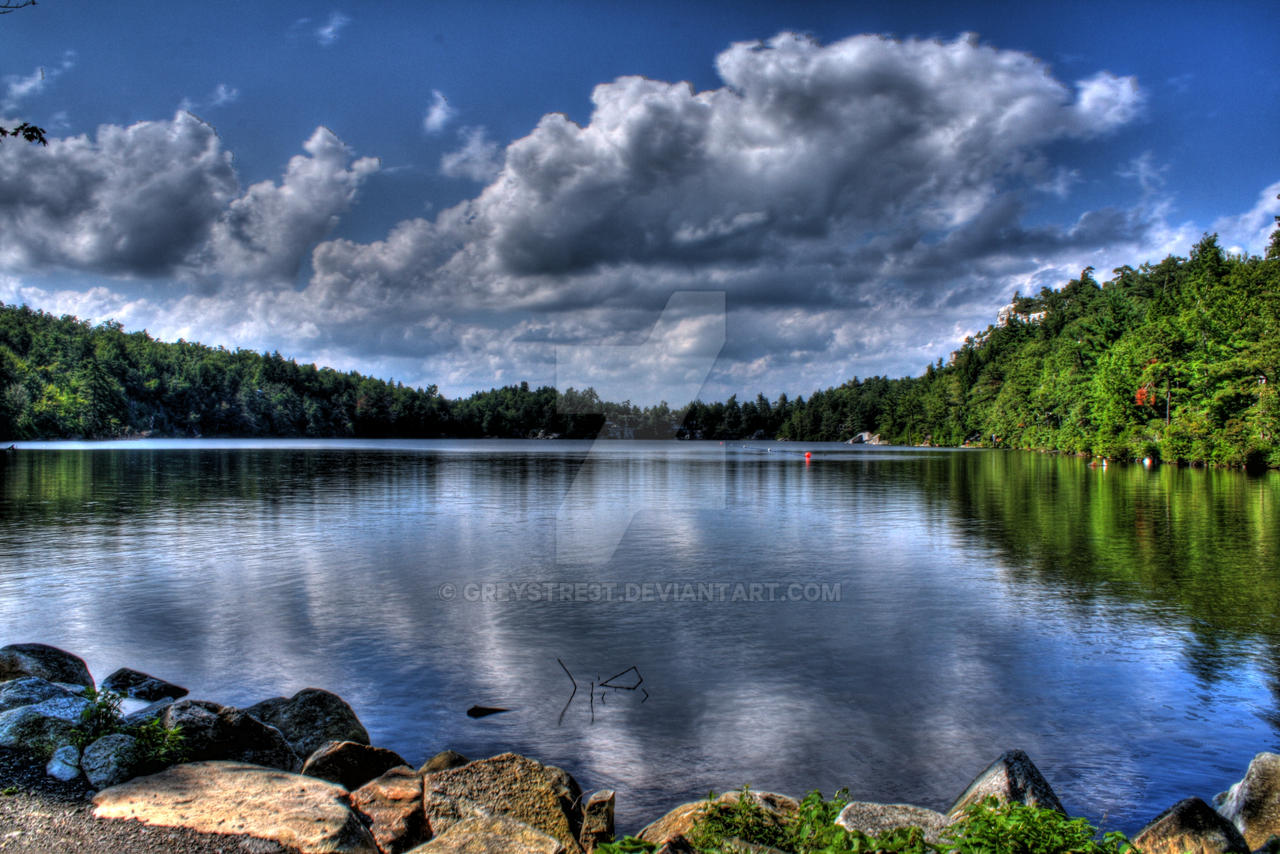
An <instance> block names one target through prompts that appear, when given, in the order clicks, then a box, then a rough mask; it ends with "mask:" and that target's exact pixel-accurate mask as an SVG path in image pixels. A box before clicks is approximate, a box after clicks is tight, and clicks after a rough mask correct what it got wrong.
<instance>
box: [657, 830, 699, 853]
mask: <svg viewBox="0 0 1280 854" xmlns="http://www.w3.org/2000/svg"><path fill="white" fill-rule="evenodd" d="M655 854H698V849H696V848H694V847H693V845H692V844H691V843H690V842H689V840H687V839H685V838H684V837H683V836H681V835H679V834H677V835H675V836H673V837H671V838H670V839H668V840H667V841H666V842H664V843H663V844H662V847H661V848H659V849H658V850H657V851H656V852H655Z"/></svg>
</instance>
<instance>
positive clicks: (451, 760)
mask: <svg viewBox="0 0 1280 854" xmlns="http://www.w3.org/2000/svg"><path fill="white" fill-rule="evenodd" d="M470 761H471V760H470V759H468V758H467V757H465V756H463V755H462V754H461V753H459V752H457V751H456V750H442V751H440V752H439V753H437V754H436V755H435V756H432V757H431V758H430V759H428V760H427V764H426V765H423V766H422V767H421V768H419V769H418V773H419V774H434V773H435V772H436V771H448V770H449V769H450V768H461V767H462V766H463V765H466V764H467V763H468V762H470Z"/></svg>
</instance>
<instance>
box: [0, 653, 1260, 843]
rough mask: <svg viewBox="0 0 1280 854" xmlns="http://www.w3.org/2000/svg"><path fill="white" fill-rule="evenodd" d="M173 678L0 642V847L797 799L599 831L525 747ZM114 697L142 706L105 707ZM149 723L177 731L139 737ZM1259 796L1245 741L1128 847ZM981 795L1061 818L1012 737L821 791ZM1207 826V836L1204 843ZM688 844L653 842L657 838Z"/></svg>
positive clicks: (928, 819)
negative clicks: (400, 743) (968, 773)
mask: <svg viewBox="0 0 1280 854" xmlns="http://www.w3.org/2000/svg"><path fill="white" fill-rule="evenodd" d="M186 693H187V691H186V689H184V688H181V687H180V686H177V685H173V684H172V683H168V682H165V681H163V680H160V679H157V678H155V677H152V676H150V675H148V674H145V673H141V672H139V671H132V670H128V669H127V668H121V669H120V670H118V671H116V672H115V673H113V674H111V675H110V676H108V677H106V678H105V679H103V680H101V682H95V681H94V680H93V679H92V677H91V676H90V674H89V671H88V668H87V666H86V665H85V663H84V661H83V659H80V658H79V657H78V656H75V655H74V654H72V653H69V652H66V651H64V650H61V649H58V648H56V647H50V646H47V645H43V644H38V643H27V644H11V645H9V646H5V647H3V648H0V817H6V816H7V817H8V820H7V822H6V825H7V826H12V828H13V829H6V831H5V834H4V835H3V836H0V850H2V851H24V850H30V851H45V850H56V849H53V848H50V847H49V845H50V844H51V843H56V845H57V846H58V847H62V848H65V846H66V844H67V843H68V842H74V844H75V850H77V851H82V852H85V854H99V852H101V854H107V852H116V851H124V850H127V851H140V852H148V851H166V852H176V854H209V853H210V852H225V851H226V850H227V849H226V846H227V845H229V844H231V841H232V840H233V837H229V836H227V835H226V833H227V832H228V831H231V832H234V840H233V841H235V844H237V845H239V846H240V849H241V850H243V851H245V852H251V854H275V852H292V851H294V850H298V851H301V852H304V854H336V852H349V854H402V852H405V851H408V850H409V848H410V847H412V848H413V849H414V851H415V852H418V851H419V848H420V847H421V854H429V852H431V851H433V850H439V851H442V852H443V851H454V850H471V849H470V848H469V847H465V846H469V845H470V844H471V842H470V841H468V840H470V839H471V837H472V836H476V835H479V836H484V837H485V838H486V839H488V838H490V837H492V839H496V840H498V842H497V843H494V844H499V845H500V846H501V845H511V846H516V845H517V841H519V840H525V837H526V836H530V835H532V836H536V838H537V839H538V840H540V841H538V842H537V845H544V843H545V844H546V845H551V846H552V847H545V846H544V848H539V847H537V846H533V847H531V848H529V849H528V850H537V851H541V850H546V851H548V852H550V851H552V850H554V851H559V852H562V854H589V852H591V851H592V850H594V848H596V847H597V846H599V845H602V844H604V843H607V842H612V841H613V840H614V839H615V836H617V837H620V836H623V835H635V836H638V837H639V838H640V839H642V840H644V841H646V842H649V843H653V844H654V845H655V846H662V845H667V847H670V845H669V844H670V843H672V842H673V840H676V839H677V838H679V839H680V840H683V839H684V836H683V835H684V834H685V833H691V832H693V831H694V830H697V828H695V827H694V825H695V823H696V822H697V821H698V820H699V819H700V817H702V816H704V815H708V814H714V813H717V812H718V811H729V812H733V811H735V810H737V811H739V812H740V811H741V809H742V807H741V804H742V803H743V802H747V801H750V802H751V803H754V804H755V806H752V807H751V809H753V810H755V809H757V808H758V809H759V810H763V811H764V812H765V813H767V814H768V815H770V816H772V818H770V819H769V821H772V822H774V823H775V824H777V825H779V826H782V827H785V826H787V825H788V824H791V823H795V822H796V821H797V820H798V817H799V815H800V812H801V803H800V801H799V800H798V799H797V798H795V797H791V796H788V795H780V794H773V793H768V792H753V791H750V790H748V789H747V788H746V787H745V786H744V787H743V788H742V789H741V790H737V791H730V792H727V793H725V794H723V795H721V796H719V798H715V799H714V800H713V799H712V796H708V798H707V799H706V800H702V801H692V802H688V803H683V804H675V803H670V804H669V805H668V807H667V811H666V812H665V813H664V814H663V815H662V816H660V817H657V818H655V820H653V821H651V822H650V823H649V824H647V825H646V826H645V827H644V828H641V829H638V830H634V831H632V833H628V834H623V833H617V834H615V824H614V804H615V793H614V792H613V791H611V790H598V791H595V792H592V791H590V789H583V788H582V787H581V786H580V785H579V783H578V781H576V780H575V779H574V778H573V777H572V775H570V774H568V773H567V772H565V771H564V770H562V769H560V768H558V767H556V766H551V765H544V764H543V763H541V762H540V761H538V760H537V759H533V758H527V757H524V756H520V755H518V754H514V753H503V754H499V755H496V756H490V757H488V758H485V759H477V760H471V759H468V758H467V757H464V756H461V755H460V754H457V753H454V752H453V751H449V750H446V751H443V752H441V753H439V754H437V755H436V756H434V757H432V759H431V760H430V761H428V762H427V763H426V764H424V765H423V766H422V767H421V768H419V769H417V770H415V769H414V768H413V766H412V765H410V764H409V763H407V762H406V761H405V760H404V759H403V758H402V757H400V756H399V755H397V754H395V753H394V752H392V751H390V750H386V749H384V748H379V747H376V746H374V745H373V744H372V743H371V740H370V739H369V736H368V734H367V732H365V730H364V728H363V726H362V725H361V724H360V722H359V720H358V718H357V717H356V713H355V712H354V710H352V709H351V707H350V706H348V705H347V704H346V703H345V701H343V700H342V699H341V698H340V697H338V696H337V695H334V694H330V693H329V692H326V691H320V690H317V689H304V690H303V691H300V692H298V694H295V695H294V696H293V697H291V698H284V697H278V698H273V699H270V700H266V701H263V702H261V703H258V704H255V705H254V706H251V707H247V708H245V709H237V708H234V707H227V706H221V705H219V704H217V703H213V702H210V701H205V700H191V699H186V698H185V695H186ZM121 697H130V698H132V699H134V700H137V701H142V700H147V701H150V705H147V706H146V707H145V708H143V709H141V710H139V711H137V712H134V713H133V714H132V715H129V716H127V717H126V716H122V715H120V714H119V712H118V709H119V705H120V699H118V698H121ZM148 732H149V733H150V735H147V733H148ZM164 732H167V733H169V735H170V736H172V737H173V738H174V743H172V744H171V743H170V742H168V741H155V740H154V739H155V738H156V737H157V734H158V733H164ZM90 733H91V734H90ZM144 736H146V737H145V738H144ZM169 747H172V748H174V749H173V750H171V751H170V750H168V748H169ZM162 748H163V749H162ZM55 777H56V778H57V779H54V778H55ZM989 798H995V799H996V800H995V801H992V802H990V804H989V803H988V799H989ZM674 800H675V799H674V798H673V799H672V801H674ZM1275 802H1280V755H1277V754H1271V753H1260V754H1257V755H1256V756H1255V757H1254V760H1253V762H1251V763H1250V765H1249V767H1248V769H1247V770H1246V771H1245V773H1244V777H1243V779H1242V780H1241V782H1239V783H1237V784H1235V785H1234V786H1232V787H1231V788H1230V789H1229V790H1227V791H1226V792H1223V793H1221V794H1220V795H1218V796H1217V797H1216V798H1214V799H1213V806H1209V804H1208V803H1207V802H1205V801H1204V800H1202V799H1200V798H1196V797H1188V798H1185V799H1184V800H1182V801H1179V802H1178V803H1176V804H1174V805H1173V806H1171V807H1170V808H1169V809H1167V810H1165V812H1164V813H1161V814H1160V815H1159V816H1156V817H1155V818H1154V819H1152V820H1151V821H1149V822H1148V823H1147V824H1146V825H1145V826H1144V827H1143V828H1142V829H1141V830H1139V831H1137V833H1135V834H1134V835H1133V837H1132V839H1133V840H1134V844H1135V845H1136V846H1137V847H1138V848H1140V849H1141V848H1142V847H1143V846H1142V844H1141V842H1142V841H1143V840H1146V841H1147V842H1148V843H1149V844H1151V845H1152V846H1153V847H1152V850H1153V851H1163V850H1166V849H1165V848H1163V847H1159V846H1156V842H1157V841H1158V842H1160V844H1161V845H1163V844H1164V843H1165V842H1167V841H1169V840H1173V842H1169V844H1171V845H1172V844H1174V842H1176V843H1177V844H1179V845H1182V844H1191V843H1194V844H1195V845H1201V846H1202V847H1201V848H1197V849H1194V850H1205V851H1222V852H1227V851H1231V852H1248V851H1253V850H1255V849H1257V848H1258V846H1259V844H1260V843H1262V842H1265V841H1266V840H1267V839H1268V838H1270V836H1271V835H1273V834H1280V814H1274V813H1277V811H1275V810H1274V809H1271V808H1270V807H1268V806H1267V805H1268V804H1273V803H1275ZM806 803H808V801H807V800H806ZM995 803H1000V804H1021V805H1025V806H1029V807H1036V808H1038V809H1039V810H1040V811H1041V812H1042V813H1044V812H1047V813H1053V814H1058V815H1061V816H1063V818H1062V819H1061V820H1064V821H1065V816H1066V815H1067V813H1066V810H1065V808H1064V807H1063V806H1062V804H1061V802H1060V801H1059V800H1058V797H1057V795H1056V794H1055V793H1054V791H1053V788H1052V786H1051V784H1050V783H1049V781H1048V780H1046V779H1045V778H1044V777H1043V776H1042V775H1041V773H1040V771H1039V770H1038V769H1037V768H1036V767H1035V765H1034V763H1033V762H1032V760H1031V758H1030V757H1029V756H1027V754H1025V753H1023V752H1022V751H1019V750H1010V751H1006V752H1005V753H1003V754H1002V755H1001V756H999V757H998V758H997V759H996V760H995V761H994V762H992V763H991V764H990V765H989V766H987V768H986V769H984V770H982V771H981V772H980V773H979V774H978V775H977V776H976V777H975V778H973V780H972V782H971V783H970V784H969V785H968V787H967V788H966V789H965V790H964V791H963V792H962V793H961V794H960V795H959V797H958V798H956V800H955V801H954V803H952V805H951V806H950V807H949V808H947V809H946V810H945V811H942V812H939V811H935V810H932V809H928V808H925V807H920V806H912V805H905V804H888V803H880V802H868V801H852V802H849V801H847V800H844V799H842V800H841V802H839V803H836V802H831V803H830V804H828V806H827V807H826V809H827V810H828V813H829V815H828V818H827V820H830V816H831V815H834V812H832V811H833V810H838V811H839V817H838V818H836V819H835V823H836V824H837V825H839V826H840V827H843V828H844V829H845V830H847V831H849V832H851V833H852V832H857V833H865V834H868V835H872V834H879V833H882V832H887V831H891V830H893V829H894V828H902V827H915V828H919V829H921V831H922V832H923V833H924V834H925V838H926V839H928V840H931V841H932V840H937V839H941V838H943V834H945V833H947V832H955V831H953V830H952V829H953V828H961V830H962V832H963V828H965V827H966V824H965V822H966V821H967V820H968V816H970V815H973V810H974V809H975V808H980V809H989V808H994V807H993V806H991V804H995ZM91 805H92V807H93V808H92V810H91V809H90V806H91ZM1273 814H1274V815H1273ZM114 819H138V821H116V820H114ZM1037 820H1039V819H1037ZM139 822H142V824H139ZM143 825H146V827H144V826H143ZM175 828H178V829H180V830H181V832H177V831H175ZM451 834H452V835H453V836H454V837H458V836H463V837H466V838H465V839H464V840H463V841H462V842H459V843H458V844H460V845H464V849H460V848H454V847H439V846H437V847H433V845H434V843H433V840H435V839H440V840H442V841H443V840H444V839H445V838H446V837H449V836H450V835H451ZM1206 834H1207V836H1206ZM1210 837H1212V839H1214V840H1218V842H1222V843H1223V844H1221V845H1218V844H1217V842H1215V843H1214V845H1216V846H1217V847H1204V846H1205V845H1207V844H1208V843H1207V842H1205V840H1207V839H1209V838H1210ZM264 838H265V839H269V840H272V841H271V842H270V843H268V846H269V847H263V846H262V845H258V843H257V842H256V841H254V840H260V839H264ZM530 838H532V837H530ZM1246 838H1247V839H1248V841H1249V844H1250V846H1251V847H1249V848H1244V847H1243V845H1244V841H1245V839H1246ZM492 839H491V841H492ZM503 840H506V841H505V842H503ZM1197 840H1199V841H1197ZM455 841H456V840H455ZM11 843H12V844H11ZM429 843H431V844H429ZM126 844H127V845H128V846H129V847H128V848H120V846H121V845H126ZM519 844H521V845H523V844H525V842H524V841H520V842H519ZM682 844H683V843H682ZM149 846H151V847H149ZM255 846H257V847H255ZM555 846H558V847H555ZM484 850H504V849H503V848H502V847H499V848H497V849H484ZM512 850H515V849H512ZM522 850H523V849H522ZM662 850H664V851H665V850H667V848H666V847H664V848H663V849H662ZM689 850H692V849H690V848H684V849H682V848H678V847H670V851H671V852H672V854H674V852H676V851H686V852H688V851H689ZM771 850H772V849H771ZM1167 850H1174V849H1172V848H1169V849H1167ZM783 854H785V852H783Z"/></svg>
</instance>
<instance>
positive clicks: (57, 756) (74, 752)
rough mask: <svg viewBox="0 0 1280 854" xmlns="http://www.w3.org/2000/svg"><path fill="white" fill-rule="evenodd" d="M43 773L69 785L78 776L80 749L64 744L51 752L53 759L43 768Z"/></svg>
mask: <svg viewBox="0 0 1280 854" xmlns="http://www.w3.org/2000/svg"><path fill="white" fill-rule="evenodd" d="M44 772H45V773H46V774H48V775H49V776H50V777H53V778H54V779H56V780H61V781H62V782H64V783H69V782H70V781H72V780H74V779H75V778H77V777H79V776H80V748H78V747H75V746H74V745H70V744H64V745H62V746H61V747H59V748H58V749H57V750H55V751H53V758H52V759H50V760H49V763H48V764H47V765H45V766H44Z"/></svg>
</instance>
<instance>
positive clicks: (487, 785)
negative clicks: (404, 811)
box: [422, 753, 582, 854]
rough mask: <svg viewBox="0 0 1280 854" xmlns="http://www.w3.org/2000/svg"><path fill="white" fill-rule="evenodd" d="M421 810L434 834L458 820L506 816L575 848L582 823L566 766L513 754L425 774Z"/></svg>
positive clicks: (576, 792)
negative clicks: (422, 809) (563, 768)
mask: <svg viewBox="0 0 1280 854" xmlns="http://www.w3.org/2000/svg"><path fill="white" fill-rule="evenodd" d="M422 782H423V808H424V811H425V812H426V814H427V822H428V823H429V824H430V826H431V832H432V833H433V834H437V835H438V834H441V833H443V832H445V831H447V829H448V828H449V827H451V826H453V825H454V824H456V823H458V822H459V821H460V820H465V819H466V818H471V817H478V816H484V815H485V814H488V815H490V816H498V815H502V816H507V817H509V818H513V819H515V820H517V821H520V822H524V823H525V824H527V825H529V826H530V827H533V828H536V829H537V830H540V831H542V832H543V833H546V834H549V835H550V836H552V837H554V838H555V839H556V840H558V841H559V842H560V844H562V845H563V846H564V848H565V850H566V851H569V852H574V854H576V852H578V851H580V850H581V848H580V846H579V845H578V831H579V830H580V829H581V827H582V803H581V798H582V789H581V788H579V787H578V784H577V782H576V781H575V780H574V779H573V777H571V776H570V775H569V774H567V773H566V772H565V771H564V770H562V769H560V768H556V767H554V766H550V765H543V764H542V763H541V762H537V761H535V760H533V759H528V758H526V757H524V756H519V755H517V754H515V753H503V754H501V755H499V756H494V757H491V758H489V759H481V760H477V761H475V762H471V763H469V764H467V765H463V766H462V767H460V768H451V769H449V770H448V771H437V772H435V773H432V774H426V775H424V776H423V778H422Z"/></svg>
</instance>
